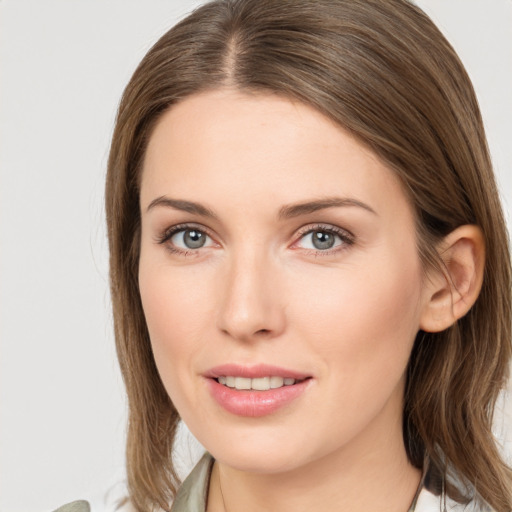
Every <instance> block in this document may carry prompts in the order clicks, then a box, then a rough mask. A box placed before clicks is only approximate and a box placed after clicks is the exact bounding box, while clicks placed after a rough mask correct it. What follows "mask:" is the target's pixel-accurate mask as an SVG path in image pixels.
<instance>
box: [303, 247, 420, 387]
mask: <svg viewBox="0 0 512 512" xmlns="http://www.w3.org/2000/svg"><path fill="white" fill-rule="evenodd" d="M367 263H368V264H367V265H361V266H359V265H358V266H357V267H355V266H353V267H351V266H348V267H346V268H344V269H340V270H339V272H326V273H324V274H323V275H322V274H321V273H317V274H316V275H315V278H314V280H313V279H312V280H311V281H310V280H309V278H308V279H303V280H302V283H301V287H300V288H301V289H303V290H307V293H306V295H307V298H306V297H305V296H303V297H301V298H300V299H298V300H297V301H296V302H295V305H296V307H297V310H296V312H295V313H294V316H295V317H296V318H297V319H299V321H300V325H298V326H297V329H298V330H300V331H303V332H304V333H309V344H310V345H313V346H314V347H315V350H316V351H317V352H321V353H322V356H323V359H324V360H325V361H327V362H328V363H326V365H327V366H329V365H330V366H331V367H332V365H333V362H334V361H335V362H336V365H337V366H336V372H337V373H338V375H339V376H340V377H339V378H340V379H341V378H345V377H346V378H347V380H350V382H351V383H353V384H354V385H353V386H352V384H349V385H350V387H353V388H354V389H356V388H357V385H356V383H358V385H359V386H363V387H365V386H364V382H365V379H366V382H373V381H375V380H379V379H382V380H385V379H386V377H389V378H391V377H393V380H394V381H395V382H396V380H397V378H399V377H400V376H401V374H402V373H403V370H404V369H405V366H406V364H407V361H408V358H409V354H410V351H411V349H412V344H413V342H414V339H415V336H416V333H417V332H418V328H419V318H420V314H419V313H420V293H421V272H420V267H419V264H418V263H417V258H416V255H415V254H412V255H411V257H410V258H408V257H405V258H403V259H401V260H400V261H398V260H396V258H395V257H394V255H390V257H386V255H385V254H384V255H381V257H380V259H379V262H378V264H377V263H376V262H375V260H374V261H372V262H367ZM370 263H371V264H370ZM299 294H300V291H299V290H297V296H300V295H299ZM329 362H330V363H329ZM348 376H350V378H349V377H348ZM388 380H389V379H388Z"/></svg>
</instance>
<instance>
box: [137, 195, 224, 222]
mask: <svg viewBox="0 0 512 512" xmlns="http://www.w3.org/2000/svg"><path fill="white" fill-rule="evenodd" d="M156 206H165V207H167V208H174V209H175V210H181V211H184V212H188V213H195V214H196V215H201V216H202V217H209V218H212V219H216V218H217V215H215V213H213V211H212V210H210V209H209V208H207V207H206V206H203V205H202V204H199V203H194V202H192V201H185V200H183V199H171V198H169V197H166V196H160V197H157V198H156V199H153V201H151V203H149V206H148V207H147V210H146V211H148V212H149V210H151V209H153V208H155V207H156Z"/></svg>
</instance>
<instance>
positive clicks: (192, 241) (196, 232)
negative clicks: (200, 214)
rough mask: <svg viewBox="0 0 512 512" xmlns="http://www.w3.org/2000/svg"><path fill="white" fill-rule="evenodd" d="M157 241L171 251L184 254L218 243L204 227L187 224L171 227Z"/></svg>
mask: <svg viewBox="0 0 512 512" xmlns="http://www.w3.org/2000/svg"><path fill="white" fill-rule="evenodd" d="M156 242H157V243H159V244H162V245H165V246H166V247H167V248H168V249H169V250H170V251H171V252H174V253H177V254H184V255H187V254H188V253H190V252H195V251H197V250H199V249H202V248H206V247H213V246H215V245H216V244H215V242H214V241H213V239H212V237H211V236H209V235H208V234H207V233H206V231H205V230H204V229H201V228H199V227H197V226H190V225H187V224H178V225H176V226H172V227H170V228H169V229H167V230H166V231H165V232H164V233H162V234H161V235H160V236H159V237H158V238H157V239H156Z"/></svg>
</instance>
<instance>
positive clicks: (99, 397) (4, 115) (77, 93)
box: [0, 0, 512, 512]
mask: <svg viewBox="0 0 512 512" xmlns="http://www.w3.org/2000/svg"><path fill="white" fill-rule="evenodd" d="M199 3H200V2H198V1H192V0H166V1H164V0H144V1H143V0H138V1H133V0H132V1H129V0H0V77H1V78H0V80H1V82H0V86H1V89H0V159H1V160H0V166H1V167H0V171H1V181H0V247H1V250H0V265H1V266H0V315H1V316H0V335H1V354H0V420H1V423H0V425H1V432H0V457H1V459H0V512H8V511H9V512H22V511H23V512H31V511H34V512H35V511H48V510H52V509H53V508H55V507H57V506H58V505H60V504H63V503H64V502H66V501H70V500H72V499H77V498H80V497H82V496H85V495H87V496H90V495H91V494H95V493H100V492H102V491H103V490H105V489H106V488H108V486H109V485H110V484H111V483H113V482H115V481H116V480H118V479H120V478H122V468H123V449H124V447H123V443H124V432H125V426H124V422H125V402H124V394H123V389H122V383H121V380H120V376H119V372H118V369H117V363H116V361H115V354H114V349H113V336H112V327H111V314H110V310H109V307H110V306H109V294H108V270H107V257H108V256H107V250H106V240H105V229H104V215H103V180H104V174H105V167H106V160H107V154H108V145H109V139H110V136H111V132H112V125H113V120H114V116H115V111H116V107H117V103H118V101H119V98H120V95H121V92H122V90H123V87H124V86H125V84H126V82H127V81H128V79H129V77H130V75H131V73H132V72H133V70H134V68H135V66H136V65H137V63H138V62H139V60H140V59H141V58H142V56H143V55H144V53H145V52H146V51H147V50H148V49H149V47H150V46H151V44H152V43H153V42H154V41H155V40H156V39H157V38H158V37H159V36H160V35H161V34H163V32H164V31H165V30H166V29H167V28H169V27H170V26H171V25H172V24H174V22H175V21H176V20H177V19H179V18H181V17H182V16H183V15H184V14H185V13H187V12H188V11H190V10H191V9H192V8H193V7H194V6H195V5H198V4H199ZM418 3H419V5H420V6H422V7H424V8H425V10H426V11H427V12H428V13H429V14H430V15H431V16H432V17H433V19H434V21H436V22H437V23H438V25H439V26H440V28H441V29H442V30H443V31H444V33H445V34H446V35H447V37H448V39H449V40H450V41H451V42H452V44H453V45H454V46H455V48H456V49H457V51H458V52H459V54H460V56H461V58H462V60H463V61H464V63H465V65H466V66H467V69H468V71H469V74H470V75H471V77H472V79H473V81H474V85H475V88H476V90H477V94H478V96H479V99H480V103H481V107H482V112H483V115H484V120H485V123H486V127H487V131H488V137H489V143H490V147H491V152H492V154H493V158H494V162H495V166H496V172H497V175H498V180H499V183H500V186H501V191H502V195H503V200H504V203H505V207H506V210H507V216H508V219H509V226H510V217H511V211H512V148H511V146H512V144H511V142H510V141H511V140H512V139H511V134H512V125H511V119H512V1H510V0H485V1H484V0H422V1H419V2H418ZM510 405H511V404H510V403H508V405H507V406H508V407H509V408H510ZM509 428H510V423H509V424H505V425H504V424H503V423H502V422H501V421H500V422H499V425H498V427H497V430H498V431H499V433H500V435H502V434H504V429H505V430H507V429H509ZM185 452H186V449H185Z"/></svg>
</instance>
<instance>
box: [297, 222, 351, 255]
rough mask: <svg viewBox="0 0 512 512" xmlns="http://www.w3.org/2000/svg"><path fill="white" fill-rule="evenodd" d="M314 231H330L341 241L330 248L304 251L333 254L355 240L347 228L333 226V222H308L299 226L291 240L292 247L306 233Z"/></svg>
mask: <svg viewBox="0 0 512 512" xmlns="http://www.w3.org/2000/svg"><path fill="white" fill-rule="evenodd" d="M315 231H325V232H327V233H332V234H334V235H336V236H338V237H339V238H340V239H341V241H342V242H343V243H342V244H340V245H338V246H335V247H333V248H331V249H325V250H321V249H304V250H305V251H308V252H312V253H315V254H320V255H328V254H333V253H335V252H338V251H342V250H344V249H346V248H347V246H351V245H353V244H354V242H355V236H354V235H353V233H351V232H350V231H348V230H347V229H344V228H340V227H339V226H335V225H333V224H323V223H315V224H308V225H306V226H303V227H302V228H300V229H299V230H298V231H297V234H296V237H295V238H296V240H295V241H294V242H293V244H292V247H293V246H295V245H297V244H298V243H299V241H300V240H302V239H303V238H304V237H305V236H306V235H308V234H310V233H313V232H315Z"/></svg>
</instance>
